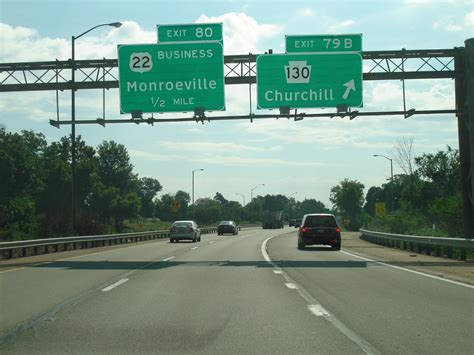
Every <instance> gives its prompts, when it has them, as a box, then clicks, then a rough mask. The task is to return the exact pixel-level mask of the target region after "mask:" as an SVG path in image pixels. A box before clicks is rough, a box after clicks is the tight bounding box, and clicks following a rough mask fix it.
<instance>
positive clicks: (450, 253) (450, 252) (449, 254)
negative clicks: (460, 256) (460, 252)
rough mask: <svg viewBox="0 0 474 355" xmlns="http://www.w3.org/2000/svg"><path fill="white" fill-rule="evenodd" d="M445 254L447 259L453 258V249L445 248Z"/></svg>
mask: <svg viewBox="0 0 474 355" xmlns="http://www.w3.org/2000/svg"><path fill="white" fill-rule="evenodd" d="M446 253H447V255H448V258H449V259H452V258H453V248H452V247H447V248H446Z"/></svg>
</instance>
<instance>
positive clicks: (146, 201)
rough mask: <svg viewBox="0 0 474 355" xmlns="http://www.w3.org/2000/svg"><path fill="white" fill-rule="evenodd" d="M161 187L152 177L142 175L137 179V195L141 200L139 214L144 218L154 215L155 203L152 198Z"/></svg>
mask: <svg viewBox="0 0 474 355" xmlns="http://www.w3.org/2000/svg"><path fill="white" fill-rule="evenodd" d="M162 188H163V187H162V186H161V184H160V182H159V181H158V180H156V179H154V178H149V177H143V178H141V179H139V180H138V191H137V195H138V198H139V199H140V202H141V209H140V215H141V216H142V217H145V218H151V217H155V204H154V202H153V199H154V198H155V196H156V194H157V193H158V192H160V191H161V189H162Z"/></svg>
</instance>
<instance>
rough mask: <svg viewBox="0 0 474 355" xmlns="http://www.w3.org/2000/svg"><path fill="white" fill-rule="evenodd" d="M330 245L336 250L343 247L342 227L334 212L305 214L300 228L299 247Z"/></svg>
mask: <svg viewBox="0 0 474 355" xmlns="http://www.w3.org/2000/svg"><path fill="white" fill-rule="evenodd" d="M312 244H324V245H330V246H331V247H332V249H334V250H340V249H341V229H340V228H339V226H338V225H337V221H336V217H334V215H332V214H322V213H314V214H305V215H304V217H303V221H302V222H301V227H300V229H299V230H298V249H300V250H301V249H304V247H305V246H306V245H312Z"/></svg>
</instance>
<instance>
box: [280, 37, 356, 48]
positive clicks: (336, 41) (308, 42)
mask: <svg viewBox="0 0 474 355" xmlns="http://www.w3.org/2000/svg"><path fill="white" fill-rule="evenodd" d="M285 49H286V53H315V52H317V53H319V52H361V51H362V34H347V35H299V36H298V35H296V36H285Z"/></svg>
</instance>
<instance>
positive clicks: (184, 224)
mask: <svg viewBox="0 0 474 355" xmlns="http://www.w3.org/2000/svg"><path fill="white" fill-rule="evenodd" d="M191 224H192V223H191V222H177V223H174V224H173V227H188V226H190V225H191Z"/></svg>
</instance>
